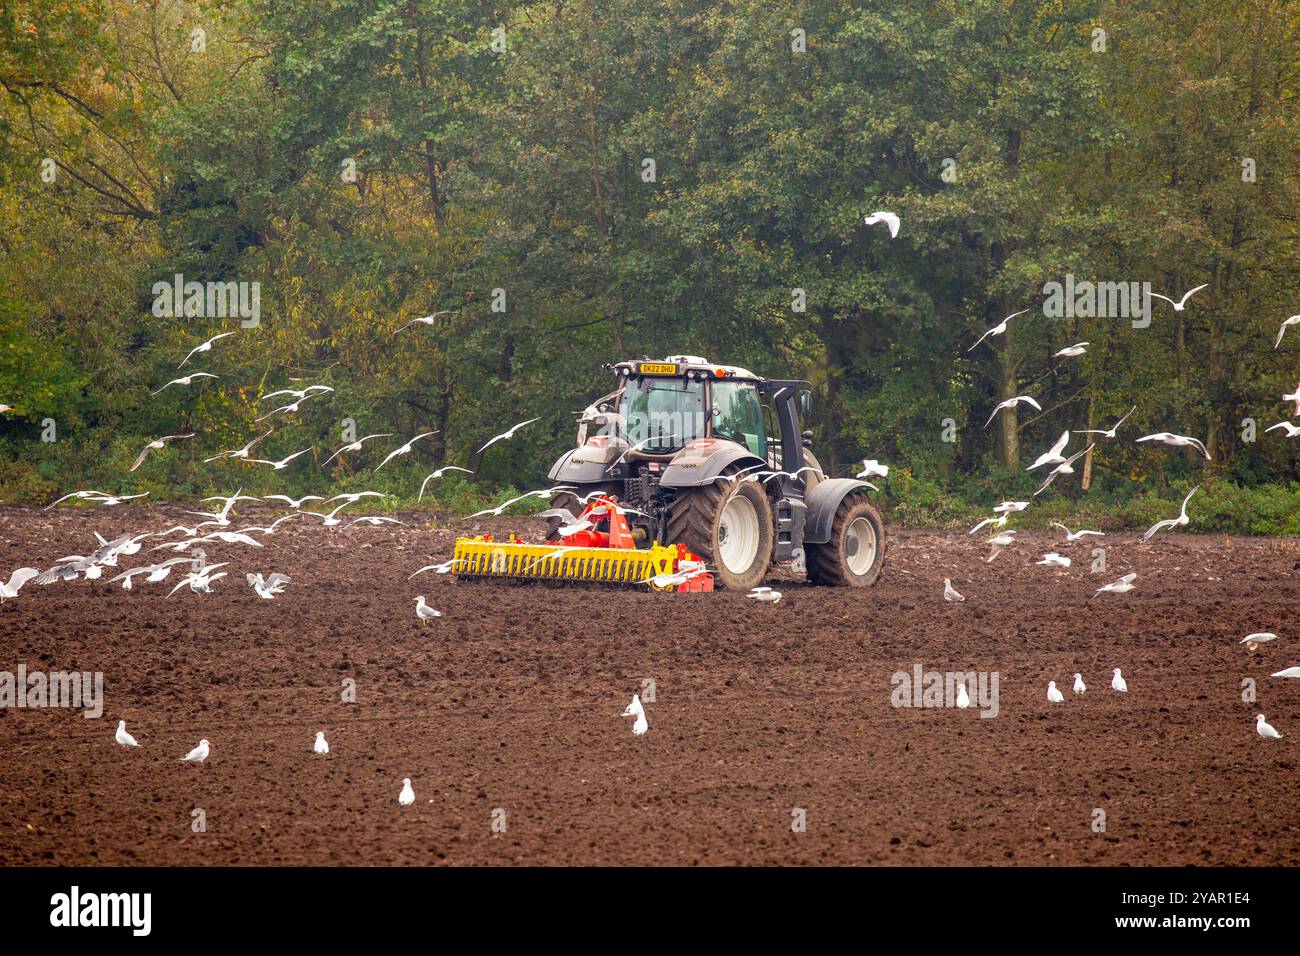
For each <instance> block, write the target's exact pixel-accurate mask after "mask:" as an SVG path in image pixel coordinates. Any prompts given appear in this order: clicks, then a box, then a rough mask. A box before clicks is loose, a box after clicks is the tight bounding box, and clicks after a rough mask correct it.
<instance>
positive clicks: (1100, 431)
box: [1075, 405, 1138, 438]
mask: <svg viewBox="0 0 1300 956" xmlns="http://www.w3.org/2000/svg"><path fill="white" fill-rule="evenodd" d="M1137 409H1138V407H1137V406H1136V405H1134V406H1133V407H1132V408H1130V409H1129V410H1128V414H1127V415H1125V416H1124V417H1123V418H1121V419H1120V420H1119V421H1117V422H1116V423H1115V424H1114V425H1111V426H1110V428H1084V429H1081V430H1079V431H1077V432H1075V434H1076V435H1105V436H1106V437H1107V438H1114V437H1115V433H1116V432H1117V431H1119V426H1120V425H1123V424H1124V423H1125V422H1126V421H1128V416H1129V415H1132V414H1133V413H1134V412H1136V411H1137Z"/></svg>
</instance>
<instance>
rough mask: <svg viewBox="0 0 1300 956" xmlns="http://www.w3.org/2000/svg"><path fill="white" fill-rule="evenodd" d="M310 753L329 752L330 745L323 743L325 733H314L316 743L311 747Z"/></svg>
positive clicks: (319, 731) (320, 731)
mask: <svg viewBox="0 0 1300 956" xmlns="http://www.w3.org/2000/svg"><path fill="white" fill-rule="evenodd" d="M311 749H312V753H318V754H327V753H329V752H330V745H329V744H327V743H326V742H325V731H323V730H318V731H316V742H315V743H313V744H312V745H311Z"/></svg>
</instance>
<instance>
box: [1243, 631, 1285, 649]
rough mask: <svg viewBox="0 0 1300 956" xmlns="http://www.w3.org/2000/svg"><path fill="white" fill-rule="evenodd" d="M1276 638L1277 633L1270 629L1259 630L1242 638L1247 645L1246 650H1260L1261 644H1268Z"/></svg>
mask: <svg viewBox="0 0 1300 956" xmlns="http://www.w3.org/2000/svg"><path fill="white" fill-rule="evenodd" d="M1276 640H1277V635H1276V634H1271V633H1269V632H1268V631H1259V632H1257V633H1255V634H1247V635H1246V636H1245V637H1243V638H1242V639H1241V643H1242V644H1245V645H1246V650H1248V651H1256V650H1259V645H1261V644H1267V643H1268V642H1269V641H1276Z"/></svg>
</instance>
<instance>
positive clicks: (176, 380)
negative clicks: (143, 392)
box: [149, 372, 219, 398]
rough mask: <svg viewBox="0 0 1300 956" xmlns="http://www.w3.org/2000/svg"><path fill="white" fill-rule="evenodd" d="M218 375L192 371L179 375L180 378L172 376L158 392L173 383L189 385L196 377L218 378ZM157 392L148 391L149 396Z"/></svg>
mask: <svg viewBox="0 0 1300 956" xmlns="http://www.w3.org/2000/svg"><path fill="white" fill-rule="evenodd" d="M218 377H219V376H216V375H213V374H212V373H211V372H193V373H191V374H189V375H185V376H183V377H181V378H174V379H172V380H171V381H170V382H168V383H167V384H166V385H164V386H163V387H162V388H160V389H158V392H161V391H163V390H164V389H167V388H170V387H171V386H173V385H189V384H190V383H191V382H193V381H194V380H195V379H196V378H218ZM158 392H150V393H149V397H150V398H152V397H153V396H155V395H157V394H158Z"/></svg>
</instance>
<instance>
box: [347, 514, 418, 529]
mask: <svg viewBox="0 0 1300 956" xmlns="http://www.w3.org/2000/svg"><path fill="white" fill-rule="evenodd" d="M358 524H368V525H370V526H371V527H376V526H378V525H381V524H402V522H401V521H398V520H397V519H396V518H385V517H382V516H379V515H363V516H362V517H360V518H353V519H352V524H349V525H348V526H347V527H345V528H344V529H343V530H344V531H346V530H347V529H348V528H351V527H352V525H358ZM403 527H405V525H403Z"/></svg>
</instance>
